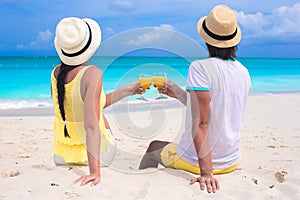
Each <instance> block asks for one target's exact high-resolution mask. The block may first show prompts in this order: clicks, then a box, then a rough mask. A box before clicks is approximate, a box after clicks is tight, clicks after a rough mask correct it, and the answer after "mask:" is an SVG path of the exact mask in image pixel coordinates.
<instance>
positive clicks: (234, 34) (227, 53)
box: [140, 5, 251, 193]
mask: <svg viewBox="0 0 300 200" xmlns="http://www.w3.org/2000/svg"><path fill="white" fill-rule="evenodd" d="M197 28H198V32H199V34H200V36H201V38H202V39H203V40H204V41H205V43H206V46H207V48H208V52H209V58H207V59H204V60H197V61H194V62H193V63H191V65H190V67H189V72H188V77H187V86H186V91H187V92H186V91H183V90H182V89H181V88H180V87H179V86H178V85H176V84H174V83H173V82H172V81H170V80H167V81H166V82H165V86H164V88H162V89H160V92H162V93H164V94H166V95H169V96H171V97H174V98H177V99H178V100H179V101H181V102H182V103H183V104H185V105H186V120H185V123H186V125H185V132H184V133H183V135H182V137H181V139H180V141H179V143H178V144H175V143H170V142H166V141H153V142H151V143H150V145H149V147H148V149H147V151H146V154H145V155H144V157H143V158H142V160H141V163H140V169H145V168H148V167H157V166H158V164H159V163H160V164H162V165H164V166H166V167H170V168H174V169H181V170H185V171H189V172H192V173H195V174H200V175H201V176H200V177H198V178H194V179H192V180H191V184H193V183H195V182H199V184H200V189H201V190H204V189H205V187H206V189H207V192H209V193H211V192H216V190H218V189H219V187H220V186H219V182H218V180H217V179H216V178H215V177H214V176H213V175H214V174H224V173H229V172H232V171H234V170H235V169H236V168H237V167H238V165H239V161H240V130H241V127H242V121H243V118H244V114H245V110H246V105H247V98H248V94H249V92H250V89H251V80H250V76H249V73H248V70H247V69H246V68H245V67H244V66H243V65H242V64H241V63H240V62H239V61H237V60H235V58H236V50H237V44H238V43H239V42H240V40H241V30H240V28H239V26H238V25H237V22H236V16H235V14H234V12H233V11H232V10H231V9H230V8H229V7H227V6H225V5H218V6H216V7H214V8H213V9H212V11H211V12H210V13H209V15H208V16H205V17H202V18H201V19H200V20H199V21H198V27H197Z"/></svg>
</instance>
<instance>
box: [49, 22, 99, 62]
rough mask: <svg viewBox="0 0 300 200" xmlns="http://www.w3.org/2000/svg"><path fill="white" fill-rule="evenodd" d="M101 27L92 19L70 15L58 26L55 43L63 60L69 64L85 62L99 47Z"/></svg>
mask: <svg viewBox="0 0 300 200" xmlns="http://www.w3.org/2000/svg"><path fill="white" fill-rule="evenodd" d="M100 42H101V29H100V27H99V25H98V23H97V22H96V21H94V20H92V19H88V18H84V19H79V18H76V17H68V18H64V19H62V20H61V21H60V22H59V23H58V24H57V26H56V36H55V38H54V45H55V48H56V51H57V53H58V56H59V58H60V59H61V61H62V62H63V63H65V64H67V65H80V64H82V63H85V62H86V61H87V60H88V59H89V58H90V57H92V56H93V54H94V53H95V52H96V50H97V49H98V47H99V45H100Z"/></svg>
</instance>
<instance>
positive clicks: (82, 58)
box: [54, 18, 102, 66]
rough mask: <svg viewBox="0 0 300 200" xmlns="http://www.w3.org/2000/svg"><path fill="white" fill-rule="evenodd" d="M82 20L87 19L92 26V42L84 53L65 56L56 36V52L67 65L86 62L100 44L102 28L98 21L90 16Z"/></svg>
mask: <svg viewBox="0 0 300 200" xmlns="http://www.w3.org/2000/svg"><path fill="white" fill-rule="evenodd" d="M82 20H83V21H85V22H86V23H87V24H88V25H89V26H90V28H91V33H92V40H91V44H90V46H89V47H88V48H87V49H86V50H85V51H84V52H83V53H82V54H80V55H77V56H74V57H68V56H65V55H64V54H63V53H62V48H61V47H60V45H59V43H58V41H57V38H56V37H55V38H54V45H55V49H56V52H57V54H58V56H59V58H60V59H61V61H62V62H63V63H65V64H67V65H71V66H76V65H80V64H83V63H85V62H86V61H88V60H89V59H90V58H91V57H92V56H93V55H94V53H95V52H96V51H97V49H98V47H99V46H100V43H101V38H102V37H101V36H102V35H101V28H100V26H99V24H98V23H97V22H96V21H94V20H92V19H89V18H84V19H82Z"/></svg>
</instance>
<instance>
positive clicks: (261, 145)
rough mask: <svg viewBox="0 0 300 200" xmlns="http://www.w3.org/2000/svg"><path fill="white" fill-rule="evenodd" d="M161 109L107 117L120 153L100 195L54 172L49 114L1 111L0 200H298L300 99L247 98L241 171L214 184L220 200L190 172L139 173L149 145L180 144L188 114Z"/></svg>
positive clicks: (145, 107)
mask: <svg viewBox="0 0 300 200" xmlns="http://www.w3.org/2000/svg"><path fill="white" fill-rule="evenodd" d="M162 102H163V101H162ZM163 105H164V106H163V107H160V106H159V103H157V101H152V102H150V103H139V104H137V105H131V106H130V107H125V108H124V106H123V107H122V106H119V107H118V106H116V107H114V108H113V109H108V110H107V111H106V116H107V118H108V120H109V122H110V125H111V128H112V132H113V135H114V137H115V138H116V141H117V147H118V151H117V155H116V157H115V160H114V162H113V163H112V166H110V167H103V168H102V169H101V174H102V175H101V176H102V177H101V178H102V180H101V182H100V184H98V185H97V186H95V187H91V186H85V187H81V186H79V185H78V184H73V181H74V180H75V179H76V178H78V177H79V176H80V175H82V174H87V173H88V171H89V170H88V167H87V166H64V167H57V166H55V165H54V163H53V161H52V156H53V153H52V143H53V135H54V133H53V129H52V128H53V121H54V117H53V113H52V110H51V109H26V110H0V146H1V147H0V148H1V151H0V200H6V199H9V200H10V199H74V200H75V199H172V200H174V199H180V200H181V199H222V200H224V199H226V200H227V199H272V200H275V199H276V200H277V199H300V190H299V188H298V186H299V185H300V159H299V158H300V94H278V95H261V96H250V97H249V104H248V108H247V113H246V116H245V122H244V126H243V129H242V141H241V145H242V155H243V159H242V162H241V165H240V167H239V169H238V170H236V171H234V172H232V173H230V174H225V175H218V176H216V177H217V178H218V179H219V181H220V184H221V189H220V191H218V192H217V193H215V194H207V192H206V191H200V189H199V185H198V184H194V185H190V184H189V183H190V179H191V178H192V177H193V176H195V175H193V174H191V173H188V172H184V171H179V170H173V169H165V168H162V167H161V169H159V170H158V169H149V170H142V171H139V170H137V167H138V164H139V161H140V159H141V156H142V154H143V153H144V151H145V150H146V147H147V145H148V144H149V142H150V141H151V140H154V139H159V140H168V141H176V140H178V139H179V137H180V133H182V130H183V124H184V121H183V120H184V107H183V106H181V105H180V104H179V103H174V101H171V100H166V101H165V102H164V103H163ZM151 108H152V109H151Z"/></svg>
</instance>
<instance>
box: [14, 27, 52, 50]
mask: <svg viewBox="0 0 300 200" xmlns="http://www.w3.org/2000/svg"><path fill="white" fill-rule="evenodd" d="M52 38H53V34H52V33H51V31H50V30H48V29H47V30H46V31H39V32H38V36H37V38H36V40H35V41H32V42H30V43H29V44H18V45H17V47H16V48H17V49H22V50H27V49H31V50H40V49H48V48H49V46H50V45H51V43H52Z"/></svg>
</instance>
